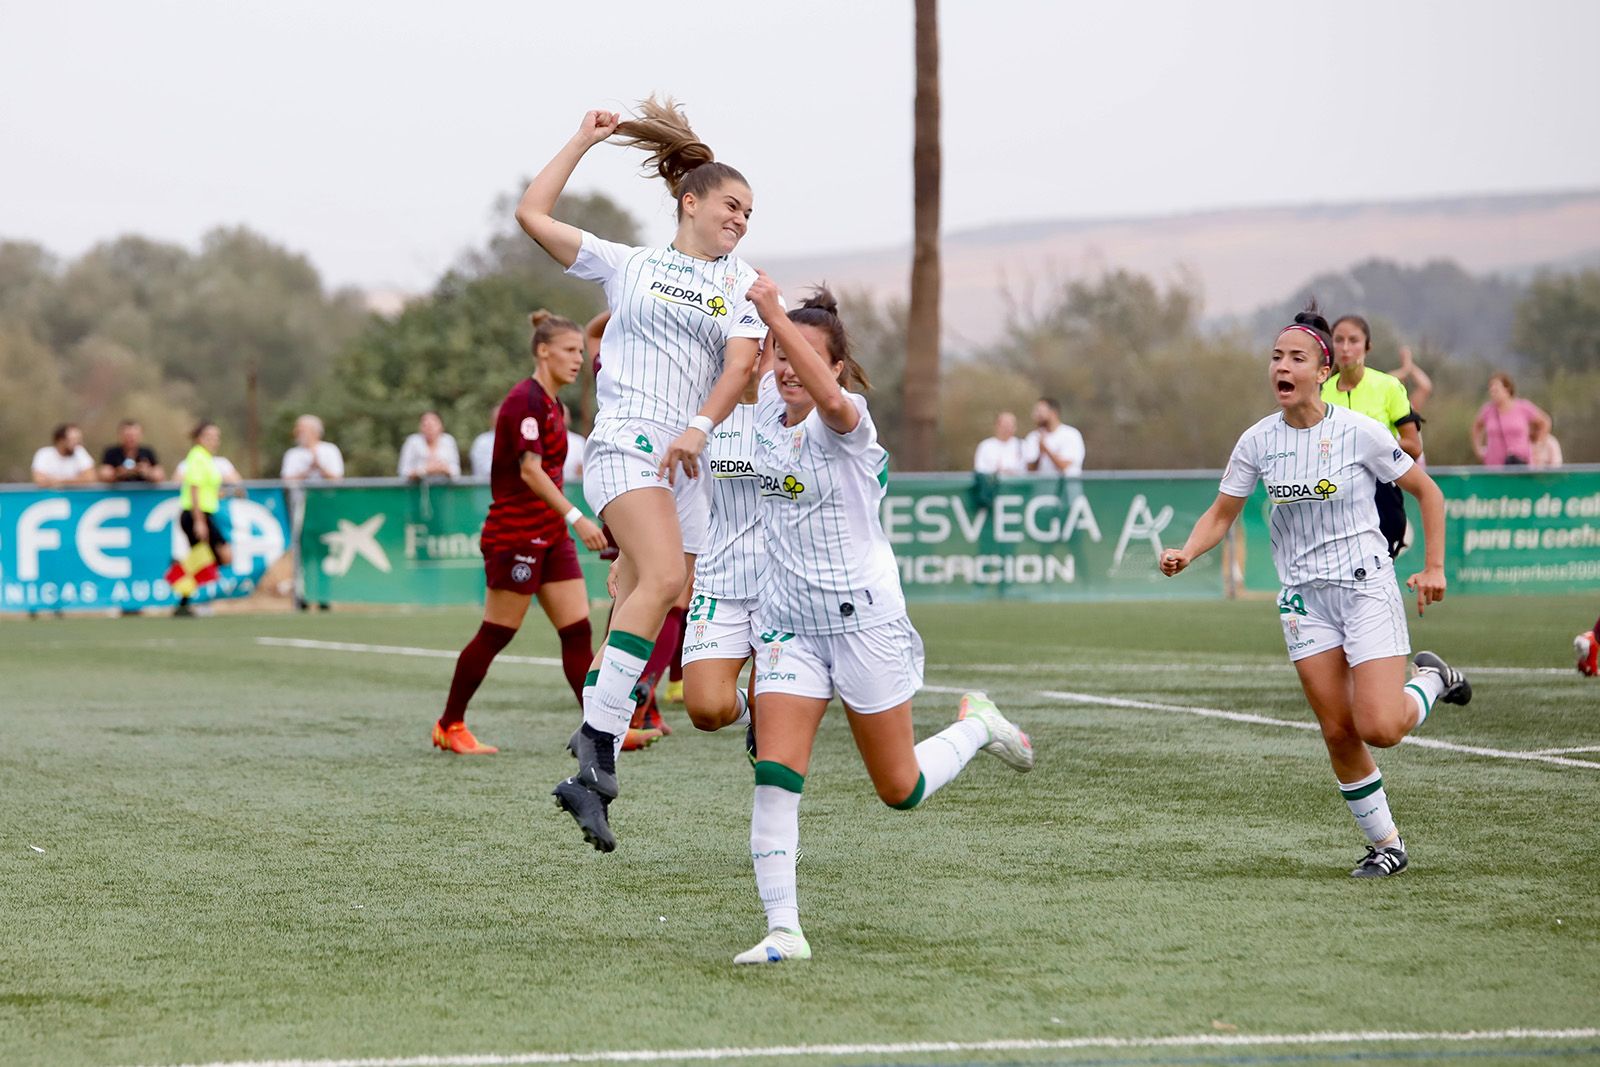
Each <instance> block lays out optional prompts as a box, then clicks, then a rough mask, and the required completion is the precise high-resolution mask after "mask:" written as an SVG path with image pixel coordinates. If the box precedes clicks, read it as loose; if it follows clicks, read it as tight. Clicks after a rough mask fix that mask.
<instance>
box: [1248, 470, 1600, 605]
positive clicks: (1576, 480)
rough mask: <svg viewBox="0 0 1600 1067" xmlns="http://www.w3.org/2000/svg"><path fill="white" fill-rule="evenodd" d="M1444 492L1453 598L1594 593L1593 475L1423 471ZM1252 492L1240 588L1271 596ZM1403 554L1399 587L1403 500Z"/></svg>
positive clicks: (1598, 496) (1407, 556)
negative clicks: (1477, 594)
mask: <svg viewBox="0 0 1600 1067" xmlns="http://www.w3.org/2000/svg"><path fill="white" fill-rule="evenodd" d="M1429 473H1430V474H1431V475H1432V476H1433V479H1434V481H1436V482H1438V483H1439V488H1440V489H1441V490H1443V491H1444V501H1445V505H1444V507H1445V541H1444V551H1445V577H1446V578H1447V579H1448V580H1449V582H1450V591H1451V592H1452V593H1457V594H1460V593H1497V594H1508V593H1511V594H1514V593H1528V594H1532V593H1568V592H1577V591H1579V590H1585V589H1600V470H1596V469H1592V468H1585V469H1577V470H1573V469H1560V470H1540V471H1534V470H1529V469H1528V468H1525V467H1524V468H1521V469H1516V468H1513V469H1510V470H1506V471H1503V472H1502V471H1493V472H1491V471H1487V470H1483V469H1481V468H1470V467H1469V468H1442V469H1436V470H1430V471H1429ZM1270 508H1271V505H1270V504H1268V503H1267V499H1266V494H1265V493H1263V492H1262V491H1261V490H1260V489H1257V492H1256V495H1255V496H1254V497H1252V498H1251V500H1250V503H1249V504H1247V505H1246V506H1245V516H1244V523H1245V534H1246V536H1245V543H1246V553H1245V557H1246V562H1245V568H1244V572H1245V588H1247V589H1250V590H1252V591H1259V592H1276V591H1277V590H1278V588H1279V584H1278V576H1277V574H1276V573H1275V572H1274V570H1273V567H1272V550H1271V542H1270V540H1269V537H1268V533H1267V515H1268V513H1269V510H1270ZM1406 514H1407V515H1408V516H1409V517H1410V519H1411V541H1412V545H1411V547H1409V548H1407V549H1406V551H1405V552H1403V553H1402V554H1401V555H1400V558H1399V559H1398V560H1397V561H1396V562H1395V570H1396V573H1397V575H1398V576H1399V577H1400V578H1401V579H1402V580H1404V579H1405V578H1407V577H1409V576H1410V575H1411V574H1412V573H1414V572H1415V571H1416V570H1417V569H1419V568H1420V567H1421V566H1422V518H1421V515H1420V513H1419V512H1418V511H1417V504H1416V501H1415V500H1412V499H1411V497H1410V496H1407V497H1406Z"/></svg>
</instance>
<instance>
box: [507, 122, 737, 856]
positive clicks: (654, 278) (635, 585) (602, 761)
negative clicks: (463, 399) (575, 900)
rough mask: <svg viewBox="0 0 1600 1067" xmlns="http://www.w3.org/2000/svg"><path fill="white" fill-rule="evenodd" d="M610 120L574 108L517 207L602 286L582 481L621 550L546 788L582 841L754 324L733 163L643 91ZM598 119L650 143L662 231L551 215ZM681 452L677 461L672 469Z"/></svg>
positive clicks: (678, 579) (599, 842)
mask: <svg viewBox="0 0 1600 1067" xmlns="http://www.w3.org/2000/svg"><path fill="white" fill-rule="evenodd" d="M639 113H640V118H638V119H635V120H630V121H628V122H622V121H620V120H619V116H618V115H616V114H615V113H613V112H609V111H590V112H588V113H586V114H585V115H584V117H583V121H582V123H581V124H580V125H579V128H578V132H577V133H575V134H574V135H573V136H572V139H571V140H570V141H568V142H567V144H566V145H565V146H564V147H563V148H562V149H561V151H559V152H558V153H556V156H555V158H554V159H552V160H551V161H550V162H549V163H547V164H546V165H545V167H544V169H543V170H541V171H540V172H539V174H538V175H537V176H536V177H535V178H534V179H533V183H532V184H531V185H529V186H528V190H527V192H525V193H524V194H523V196H522V202H521V203H520V204H519V205H518V206H517V222H518V223H519V224H521V226H522V228H523V230H524V231H526V232H527V234H528V236H530V237H532V238H533V239H534V240H535V241H537V242H539V244H540V246H541V247H543V248H544V250H545V251H546V252H548V253H549V254H550V256H551V258H553V259H555V261H556V262H558V263H560V264H561V265H562V266H563V267H566V268H567V271H568V273H570V274H572V275H573V276H574V277H578V278H584V279H587V280H589V281H595V282H599V283H600V284H601V285H603V286H604V287H605V293H606V304H607V306H608V307H610V309H611V319H610V321H609V322H607V323H606V327H605V334H604V347H605V355H606V358H605V366H604V368H603V369H602V370H601V372H600V377H599V383H598V390H597V393H598V395H597V398H596V400H597V403H596V412H595V422H594V430H593V431H592V432H591V433H590V435H589V442H588V445H587V446H586V447H585V450H584V462H583V468H584V476H583V489H584V495H585V496H586V497H587V498H588V501H589V506H590V507H591V508H592V509H593V510H594V512H595V513H596V514H597V515H600V516H601V517H602V518H603V519H604V520H605V523H606V525H607V526H608V527H609V528H610V530H611V533H612V536H613V537H615V538H616V541H617V547H618V548H619V549H620V550H621V557H620V566H619V568H618V574H617V587H618V595H617V602H616V609H615V611H614V613H613V615H612V620H611V632H610V634H609V635H607V637H606V642H605V648H604V651H603V652H602V653H601V654H600V656H599V658H598V659H597V661H596V662H595V663H594V665H593V669H592V670H591V671H590V672H589V677H588V680H587V681H586V683H585V685H584V691H583V725H582V726H580V727H579V728H578V730H577V732H576V733H574V734H573V735H572V737H571V739H570V740H569V741H568V743H567V747H568V748H569V749H571V751H572V754H573V755H574V756H575V757H577V760H578V773H577V774H576V775H574V776H573V777H571V778H568V779H566V780H564V781H562V782H560V783H559V784H558V785H557V786H556V787H555V790H554V793H555V797H556V802H557V804H558V805H559V806H560V807H561V808H563V809H564V810H565V811H567V812H568V813H570V814H571V815H572V817H573V818H574V819H575V820H576V821H577V823H578V826H579V828H580V829H581V830H582V831H583V836H584V839H585V840H586V841H588V842H589V843H590V844H592V845H594V847H595V848H597V849H600V850H601V851H604V852H609V851H611V850H612V849H613V848H615V847H616V838H615V836H614V835H613V834H612V832H611V826H610V820H609V812H608V808H609V804H610V802H611V800H613V799H615V797H616V796H617V773H616V751H617V746H619V745H620V744H621V742H622V738H623V736H624V734H625V733H626V732H627V729H628V721H629V720H630V719H631V718H632V717H633V710H634V696H633V687H634V683H636V682H637V681H638V680H639V676H640V674H641V673H642V672H643V670H644V667H645V664H646V663H647V662H649V659H650V651H651V648H652V646H653V644H654V642H655V639H656V635H657V634H658V632H659V631H660V629H661V623H662V620H663V619H665V618H666V615H667V611H668V610H669V609H670V608H671V607H672V605H673V602H674V601H676V600H677V599H678V596H679V594H680V593H682V591H683V587H684V583H685V581H686V580H687V578H688V573H689V568H690V566H691V565H692V558H686V556H687V557H693V556H694V555H695V554H697V553H699V552H700V551H701V550H702V549H703V548H704V547H705V531H706V522H707V511H708V504H707V497H708V493H709V488H710V483H709V481H708V480H707V479H705V478H701V477H699V474H700V453H701V451H702V450H703V449H704V448H705V445H706V440H707V438H708V436H709V435H710V433H711V428H712V427H713V426H715V425H716V424H717V423H719V422H721V421H722V420H723V419H725V418H727V416H728V413H729V412H731V411H732V410H733V406H734V404H735V403H736V402H737V401H738V399H739V394H740V393H741V392H742V391H743V390H744V387H745V383H746V381H748V379H749V376H750V373H751V369H752V368H753V367H754V366H755V358H756V342H757V340H758V339H759V338H760V337H762V336H763V335H764V334H765V333H766V327H765V326H763V325H762V323H761V320H760V318H759V317H758V316H757V315H756V311H755V308H754V307H752V306H751V304H750V303H749V302H748V301H747V300H746V298H745V294H746V292H747V291H748V289H749V288H750V283H751V282H752V281H754V279H755V272H754V271H753V270H752V269H751V268H750V267H749V266H747V265H746V264H745V263H744V262H743V261H742V260H739V259H737V258H735V257H734V255H733V250H734V248H736V247H737V246H738V244H739V241H740V240H741V239H742V238H743V237H744V235H745V230H746V228H747V227H748V226H749V223H750V212H751V205H752V202H753V197H752V195H751V192H750V185H749V183H748V182H746V181H745V180H744V176H743V175H741V174H740V173H739V172H738V171H736V170H734V169H733V168H732V167H730V166H728V165H727V164H725V163H718V162H715V161H714V159H713V157H712V153H711V149H710V148H708V147H706V145H705V144H704V143H702V142H701V141H700V139H699V138H698V137H696V136H695V133H694V131H693V130H692V129H691V128H690V127H689V123H688V120H687V119H685V118H684V116H683V113H682V112H681V111H679V110H678V109H677V107H676V106H675V105H673V103H672V101H670V100H668V101H666V102H664V103H661V102H657V101H656V100H655V99H654V98H652V99H650V100H646V101H645V102H644V103H643V104H641V105H640V107H639ZM613 134H619V135H621V136H622V138H623V141H622V143H623V144H627V145H636V146H638V147H642V148H645V149H647V150H648V151H649V152H650V165H651V166H652V167H654V168H655V170H656V172H657V173H658V174H659V175H660V176H661V177H662V178H663V179H665V180H666V182H667V184H668V186H670V187H671V189H672V195H673V198H674V199H675V200H676V201H677V214H678V229H677V233H676V234H675V235H674V236H673V239H672V243H671V244H669V245H666V246H664V247H657V248H629V247H628V246H626V245H620V244H614V243H612V242H610V241H602V240H600V239H599V238H598V237H596V236H594V235H593V234H591V233H585V232H583V231H582V230H579V229H577V228H576V227H574V226H569V225H567V224H566V223H564V222H558V221H556V219H554V218H553V217H552V216H551V212H552V211H554V209H555V205H556V199H557V198H558V197H559V196H560V195H561V190H562V189H563V188H564V187H565V186H566V183H567V180H568V179H569V178H570V177H571V176H572V172H573V169H574V168H576V167H577V165H578V161H579V160H580V159H582V158H583V156H584V154H585V153H586V152H588V151H589V149H590V148H593V147H594V146H595V145H597V144H599V143H600V142H601V141H604V140H606V139H607V138H609V137H611V136H612V135H613ZM680 468H681V470H680Z"/></svg>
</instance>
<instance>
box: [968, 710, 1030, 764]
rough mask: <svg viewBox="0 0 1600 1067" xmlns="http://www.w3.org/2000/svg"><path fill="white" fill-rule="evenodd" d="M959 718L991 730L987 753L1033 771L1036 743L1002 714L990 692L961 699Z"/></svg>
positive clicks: (986, 745) (985, 748)
mask: <svg viewBox="0 0 1600 1067" xmlns="http://www.w3.org/2000/svg"><path fill="white" fill-rule="evenodd" d="M958 718H960V719H974V720H976V721H978V722H981V723H983V725H984V728H985V729H987V730H988V731H989V740H988V742H987V743H986V744H984V746H983V750H984V751H985V752H988V753H990V754H991V755H993V756H997V757H999V759H1000V760H1001V761H1002V762H1003V763H1005V765H1006V766H1007V767H1010V768H1012V769H1013V770H1018V771H1023V772H1027V771H1031V770H1033V740H1032V739H1031V738H1029V737H1028V735H1027V734H1025V733H1023V732H1022V730H1021V729H1020V728H1019V727H1018V726H1017V724H1016V723H1014V722H1012V721H1011V720H1010V719H1008V718H1006V717H1005V716H1004V715H1002V714H1000V709H999V708H997V707H995V706H994V701H992V700H990V699H989V696H988V694H987V693H966V694H964V695H963V696H962V697H961V711H960V714H959V716H958Z"/></svg>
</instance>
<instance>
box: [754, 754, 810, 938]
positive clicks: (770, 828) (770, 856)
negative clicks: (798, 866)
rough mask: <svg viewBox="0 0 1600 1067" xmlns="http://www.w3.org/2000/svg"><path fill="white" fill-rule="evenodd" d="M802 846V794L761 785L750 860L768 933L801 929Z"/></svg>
mask: <svg viewBox="0 0 1600 1067" xmlns="http://www.w3.org/2000/svg"><path fill="white" fill-rule="evenodd" d="M796 777H799V776H798V775H796ZM799 847H800V794H799V793H795V792H791V791H790V790H788V789H786V788H784V787H783V786H777V785H757V786H756V799H755V804H754V806H753V807H752V809H751V812H750V857H751V859H752V860H754V861H755V867H756V889H757V890H758V891H759V892H760V893H761V906H762V907H764V908H766V909H767V929H768V930H777V929H783V930H799V929H800V898H799V893H798V891H797V889H796V888H795V875H794V857H795V852H796V851H797V850H798V849H799Z"/></svg>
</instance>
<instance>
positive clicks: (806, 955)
mask: <svg viewBox="0 0 1600 1067" xmlns="http://www.w3.org/2000/svg"><path fill="white" fill-rule="evenodd" d="M810 958H811V943H810V942H809V941H807V940H806V935H805V934H802V933H801V932H800V931H799V930H768V931H767V936H766V937H763V938H762V939H761V940H760V941H758V942H756V944H755V945H754V946H752V947H750V948H747V949H745V950H744V951H743V952H741V953H739V954H738V955H737V956H735V957H733V962H734V963H782V962H784V961H785V960H809V959H810Z"/></svg>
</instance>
